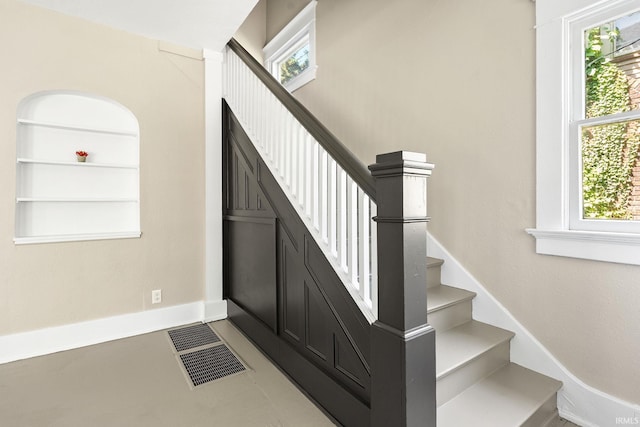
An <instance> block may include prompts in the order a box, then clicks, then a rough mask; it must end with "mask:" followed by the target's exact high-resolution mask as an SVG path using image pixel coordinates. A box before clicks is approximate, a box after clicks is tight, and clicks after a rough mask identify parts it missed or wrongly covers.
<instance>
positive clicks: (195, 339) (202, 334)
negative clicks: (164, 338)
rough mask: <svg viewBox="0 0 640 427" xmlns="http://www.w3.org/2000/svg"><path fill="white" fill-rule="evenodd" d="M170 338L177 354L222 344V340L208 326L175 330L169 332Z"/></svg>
mask: <svg viewBox="0 0 640 427" xmlns="http://www.w3.org/2000/svg"><path fill="white" fill-rule="evenodd" d="M169 338H171V341H172V342H173V346H174V347H175V348H176V351H177V352H180V351H184V350H189V349H191V348H196V347H202V346H204V345H209V344H215V343H218V342H220V338H218V336H217V335H216V333H215V332H213V331H212V330H211V328H210V327H209V326H208V325H206V324H202V325H194V326H187V327H186V328H181V329H174V330H172V331H169Z"/></svg>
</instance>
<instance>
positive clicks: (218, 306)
mask: <svg viewBox="0 0 640 427" xmlns="http://www.w3.org/2000/svg"><path fill="white" fill-rule="evenodd" d="M226 318H227V300H221V301H205V302H204V322H205V323H207V322H215V321H216V320H222V319H226Z"/></svg>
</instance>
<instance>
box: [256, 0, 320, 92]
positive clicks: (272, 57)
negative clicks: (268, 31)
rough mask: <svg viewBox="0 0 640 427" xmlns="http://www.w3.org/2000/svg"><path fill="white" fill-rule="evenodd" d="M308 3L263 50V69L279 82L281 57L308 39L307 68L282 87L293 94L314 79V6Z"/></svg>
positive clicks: (312, 3)
mask: <svg viewBox="0 0 640 427" xmlns="http://www.w3.org/2000/svg"><path fill="white" fill-rule="evenodd" d="M317 3H318V2H317V0H313V1H312V2H310V3H309V4H308V5H307V6H306V7H305V8H304V9H302V11H301V12H300V13H298V15H296V16H295V17H294V18H293V19H292V20H291V21H290V22H289V23H288V24H287V25H286V26H285V27H284V28H283V29H282V30H281V31H280V32H279V33H278V34H277V35H276V36H275V37H273V39H271V41H270V42H269V43H267V45H266V46H265V47H264V48H263V53H264V58H265V63H264V65H265V68H266V69H267V70H268V71H269V73H271V75H273V76H274V77H275V78H276V80H278V81H280V73H279V68H275V67H276V66H277V64H279V63H280V62H281V61H282V59H283V56H284V55H285V54H287V53H288V52H289V51H290V50H292V49H293V48H294V47H295V46H296V45H297V44H298V43H299V42H300V41H301V40H302V39H304V38H306V37H308V38H309V67H307V69H306V70H304V71H303V72H302V73H300V74H299V75H297V76H296V77H295V78H293V79H291V80H290V81H288V82H287V83H285V84H284V85H283V86H284V87H285V88H287V90H289V92H293V91H295V90H296V89H298V88H300V87H302V86H304V85H306V84H307V83H309V82H311V81H312V80H314V79H315V78H316V70H317V68H318V66H317V64H316V28H315V27H316V26H315V23H316V4H317Z"/></svg>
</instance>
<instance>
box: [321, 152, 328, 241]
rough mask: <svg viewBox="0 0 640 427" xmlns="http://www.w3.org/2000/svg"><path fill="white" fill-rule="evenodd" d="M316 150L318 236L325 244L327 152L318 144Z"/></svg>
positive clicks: (326, 237)
mask: <svg viewBox="0 0 640 427" xmlns="http://www.w3.org/2000/svg"><path fill="white" fill-rule="evenodd" d="M318 150H319V153H320V159H319V167H320V170H319V172H320V173H319V179H320V183H319V186H318V190H319V194H318V210H319V211H320V212H319V218H318V223H319V224H318V225H319V226H320V237H321V238H322V241H323V243H324V244H327V243H328V241H329V227H328V226H327V224H328V218H327V213H328V212H327V209H328V205H329V203H328V198H327V191H328V190H329V188H328V187H329V154H328V153H327V152H326V151H325V149H324V148H322V147H320V146H319V145H318Z"/></svg>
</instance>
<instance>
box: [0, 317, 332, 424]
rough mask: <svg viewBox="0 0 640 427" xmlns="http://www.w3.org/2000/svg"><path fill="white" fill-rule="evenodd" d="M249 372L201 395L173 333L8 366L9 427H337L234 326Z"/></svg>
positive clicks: (4, 375) (2, 386)
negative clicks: (189, 376)
mask: <svg viewBox="0 0 640 427" xmlns="http://www.w3.org/2000/svg"><path fill="white" fill-rule="evenodd" d="M211 326H212V327H213V329H214V330H215V332H216V333H217V334H218V335H219V336H220V337H221V338H222V339H223V340H224V341H225V342H226V344H227V345H228V346H229V347H230V348H231V349H232V350H233V351H234V352H235V353H236V354H237V355H239V356H240V358H241V359H242V361H243V362H244V363H245V364H246V365H247V367H248V368H249V370H247V371H245V372H242V373H238V374H234V375H232V376H229V377H226V378H222V379H220V380H217V381H214V382H211V383H207V384H203V385H201V386H198V387H196V388H194V387H193V386H192V385H191V382H190V381H189V380H188V379H187V377H186V374H185V373H184V372H183V370H182V368H181V365H180V362H179V360H178V358H177V356H176V352H175V349H174V348H173V345H172V343H171V341H170V339H169V338H168V334H167V332H166V331H160V332H154V333H150V334H145V335H140V336H137V337H132V338H127V339H122V340H117V341H111V342H108V343H103V344H99V345H94V346H90V347H84V348H80V349H75V350H71V351H65V352H61V353H56V354H52V355H48V356H43V357H36V358H32V359H27V360H22V361H18V362H13V363H8V364H4V365H0V426H3V427H63V426H64V427H76V426H77V427H103V426H105V427H106V426H109V427H116V426H117V427H128V426H131V427H147V426H148V427H164V426H166V427H182V426H184V427H199V426H221V427H222V426H224V427H227V426H229V427H235V426H239V427H243V426H265V427H270V426H274V427H275V426H295V427H299V426H310V427H311V426H313V427H315V426H333V425H334V424H333V423H332V422H331V420H330V419H329V418H327V416H326V415H324V414H323V412H321V411H320V410H319V409H318V408H317V407H316V406H315V405H314V404H313V403H312V402H311V401H310V400H309V399H308V398H307V397H305V395H304V394H302V393H301V392H300V391H299V390H298V389H297V388H296V387H295V386H294V385H293V384H292V383H291V382H290V381H289V380H288V379H287V378H286V377H285V376H284V375H283V374H282V373H281V372H280V371H279V370H278V369H277V368H275V367H274V366H273V365H272V364H271V362H269V360H268V359H266V358H265V357H264V356H263V355H262V353H260V352H259V351H258V350H256V348H255V347H254V346H253V345H252V344H251V343H250V342H249V341H248V340H247V339H246V338H245V337H244V336H243V335H242V334H241V333H239V332H238V330H236V329H235V327H234V326H233V325H232V324H231V323H229V322H228V321H219V322H214V323H212V324H211Z"/></svg>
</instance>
